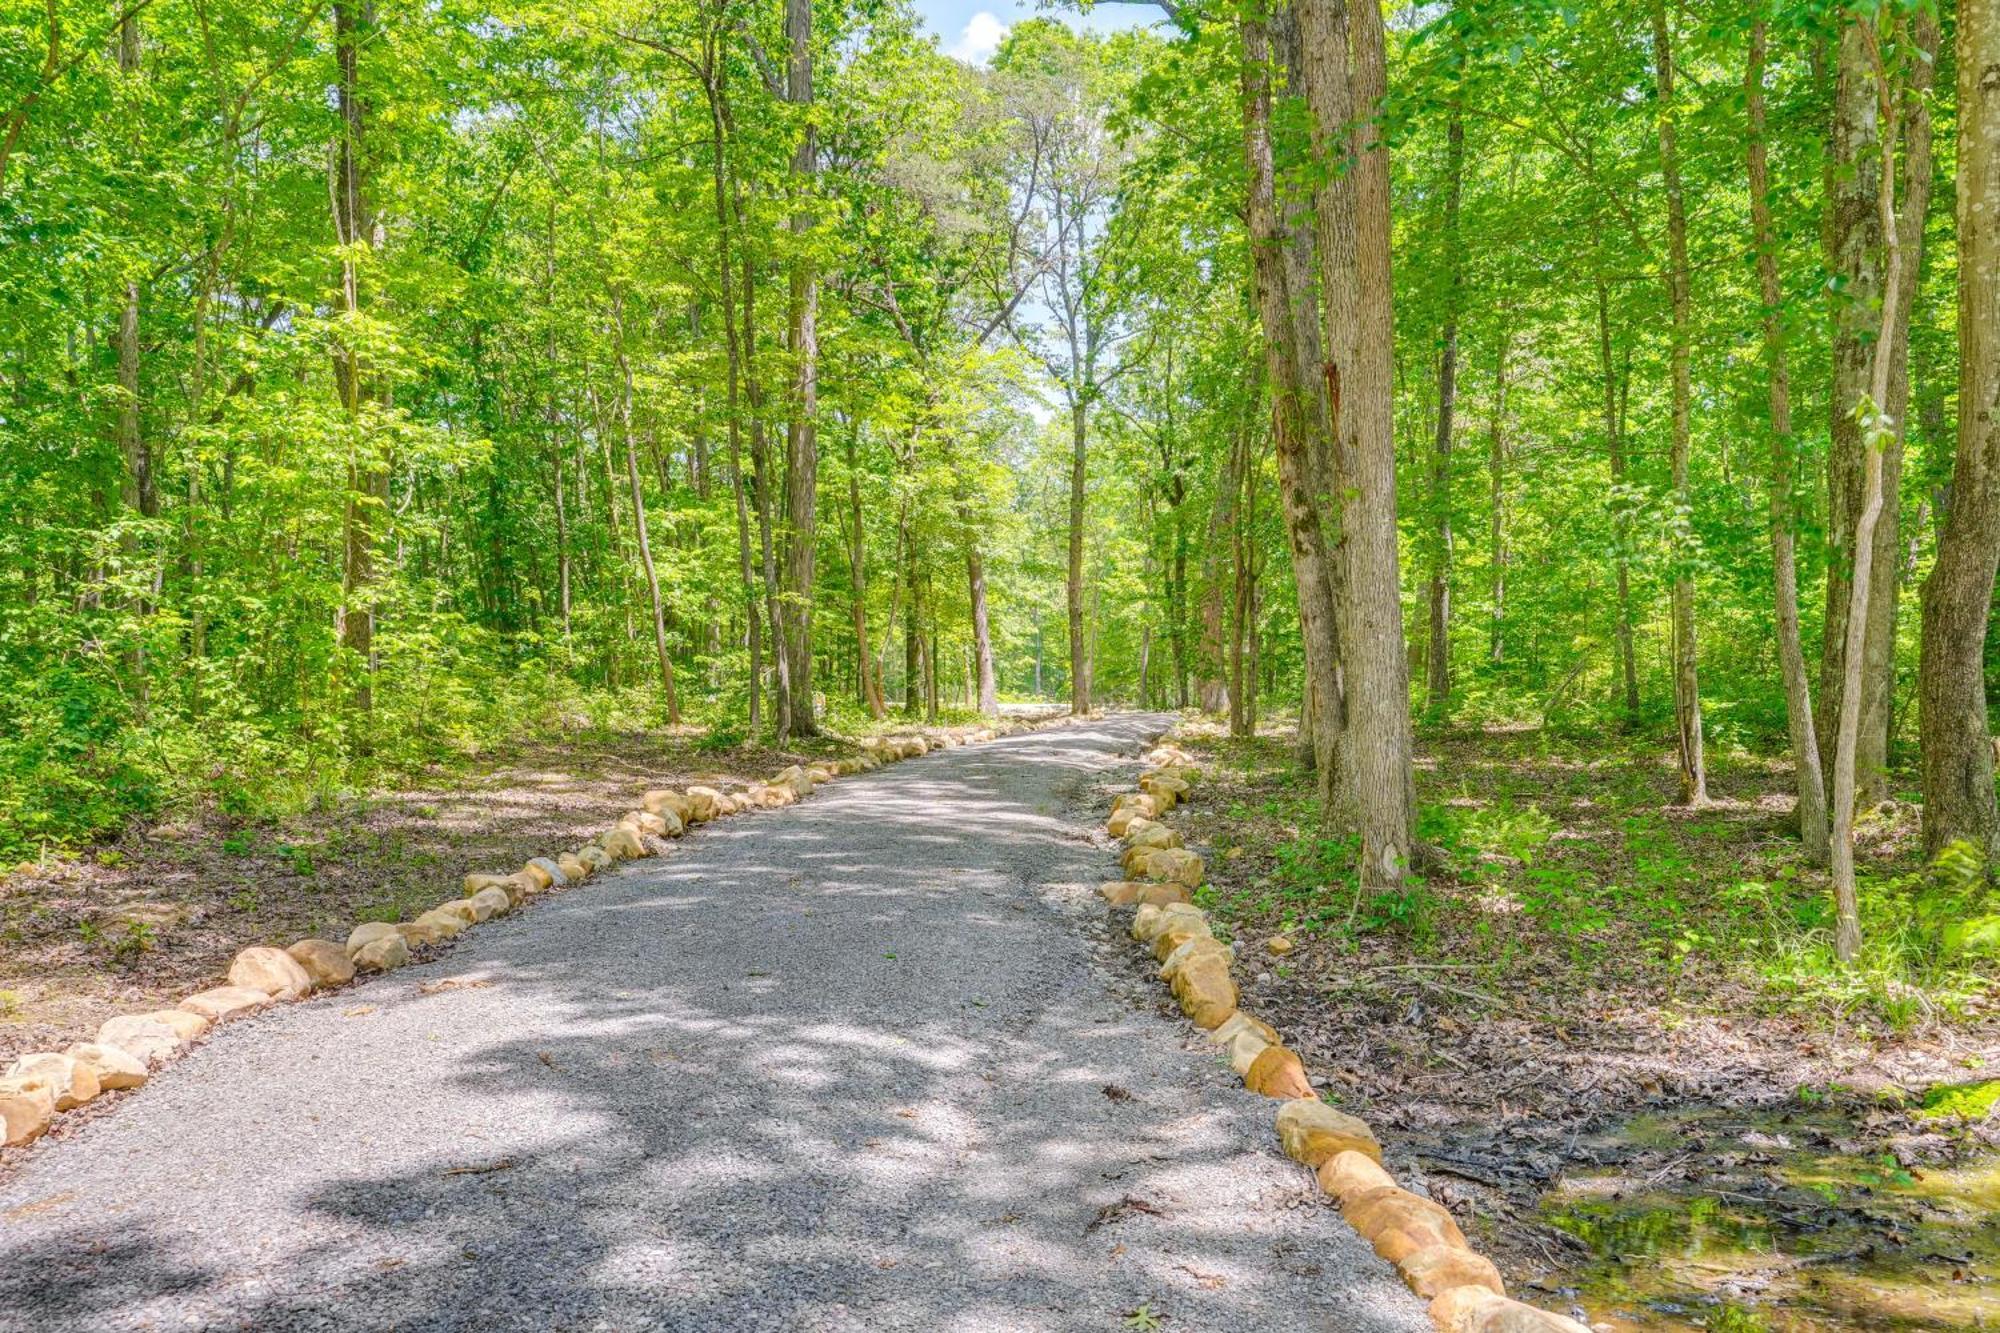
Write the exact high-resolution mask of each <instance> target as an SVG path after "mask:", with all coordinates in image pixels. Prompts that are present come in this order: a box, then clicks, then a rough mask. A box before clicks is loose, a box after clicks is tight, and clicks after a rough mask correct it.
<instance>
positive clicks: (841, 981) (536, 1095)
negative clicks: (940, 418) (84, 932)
mask: <svg viewBox="0 0 2000 1333" xmlns="http://www.w3.org/2000/svg"><path fill="white" fill-rule="evenodd" d="M1162 725H1163V721H1162V720H1161V719H1157V718H1145V717H1130V716H1127V717H1116V718H1112V719H1109V720H1106V721H1103V722H1097V723H1092V724H1089V725H1083V726H1075V727H1068V728H1062V729H1057V730H1050V731H1044V732H1040V733H1033V734H1028V735H1022V736H1017V737H1013V738H1011V739H1008V740H1004V741H1000V742H996V743H993V744H989V745H982V746H977V747H968V748H964V749H958V750H950V751H945V752H942V753H939V754H935V755H931V756H929V757H926V758H923V759H918V760H912V761H910V762H908V763H904V764H898V765H896V766H894V767H892V768H889V769H886V770H884V771H882V772H878V773H874V774H869V775H865V776H861V777H855V778H849V779H845V780H842V781H840V782H838V783H835V784H833V785H832V786H830V787H828V788H827V789H825V790H824V791H823V792H821V793H820V794H818V795H815V796H814V797H813V798H812V799H811V800H810V801H807V802H805V803H804V804H801V805H798V806H795V807H792V808H790V809H787V810H782V811H777V812H772V813H765V814H758V815H752V816H746V817H744V818H741V819H737V820H731V821H727V822H725V823H722V824H718V825H712V826H710V827H707V828H704V829H703V830H702V831H701V832H700V833H699V834H698V835H696V836H695V837H693V838H691V839H689V840H688V841H686V842H684V843H681V844H678V845H676V846H675V847H674V848H673V850H672V852H671V854H670V855H668V856H666V857H663V858H661V859H659V860H653V861H641V862H636V863H632V864H630V865H628V866H626V867H624V868H621V869H620V870H618V871H616V872H614V873H612V874H609V875H606V876H604V877H603V878H601V879H599V880H598V881H596V882H593V883H591V884H589V885H588V886H586V887H584V888H582V889H579V890H577V891H574V892H569V893H564V894H560V895H556V896H552V897H549V898H546V899H543V900H540V901H539V902H537V903H536V904H535V905H534V906H533V907H532V908H531V909H529V910H527V911H525V912H522V913H521V914H519V915H517V916H514V917H510V918H506V919H504V920H499V921H495V922H491V923H489V924H487V925H484V926H481V927H480V928H479V929H478V930H476V931H474V932H472V933H471V934H470V935H468V936H466V937H465V938H464V939H462V940H461V941H460V942H459V944H458V945H457V947H456V948H454V949H453V950H452V951H451V952H450V953H449V954H448V955H446V956H445V957H444V958H442V959H441V960H439V961H436V962H432V963H429V964H425V965H423V966H418V967H411V968H407V969H405V970H403V971H400V972H396V973H394V974H391V975H389V976H386V977H381V978H378V979H375V980H372V981H369V982H367V983H366V984H363V985H360V986H355V987H351V988H348V989H346V990H343V991H340V992H338V993H336V994H331V995H327V996H323V997H320V998H317V999H313V1000H309V1001H306V1002H304V1003H301V1004H297V1005H292V1006H288V1007H286V1008H284V1009H282V1010H279V1011H275V1012H272V1013H268V1014H266V1015H263V1016H261V1017H258V1018H256V1019H254V1020H250V1021H246V1022H243V1023H240V1024H237V1025H234V1026H231V1027H228V1028H225V1029H223V1030H222V1031H220V1032H219V1033H217V1034H216V1035H215V1036H214V1037H213V1038H212V1039H211V1040H209V1041H208V1042H207V1043H206V1044H205V1045H203V1046H202V1047H201V1048H200V1049H199V1050H197V1051H195V1052H194V1053H193V1054H191V1055H190V1056H188V1057H187V1058H186V1059H185V1060H183V1061H181V1062H180V1063H178V1064H176V1065H174V1066H173V1067H172V1068H171V1069H169V1070H167V1071H166V1072H164V1073H163V1074H161V1075H159V1076H158V1077H156V1078H155V1080H154V1082H153V1083H152V1085H151V1086H149V1087H147V1088H145V1089H143V1090H141V1091H140V1092H138V1093H137V1094H134V1095H132V1096H130V1097H128V1098H127V1099H125V1103H124V1104H123V1105H122V1106H120V1107H118V1108H117V1109H116V1111H115V1112H114V1113H112V1114H109V1115H106V1116H104V1117H102V1118H100V1119H97V1120H95V1121H93V1122H91V1123H89V1124H87V1125H84V1126H82V1127H81V1132H80V1133H77V1134H75V1135H73V1136H70V1137H67V1138H65V1139H63V1140H61V1141H53V1142H48V1143H45V1144H44V1145H42V1146H41V1147H40V1148H39V1149H37V1150H36V1151H34V1152H32V1153H31V1154H30V1156H29V1157H28V1160H27V1161H26V1162H25V1164H24V1165H23V1166H22V1167H21V1168H20V1169H19V1170H18V1171H16V1172H15V1173H13V1174H12V1175H11V1176H10V1177H8V1178H7V1179H5V1180H4V1181H0V1329H5V1330H8V1331H9V1333H12V1330H16V1329H19V1330H29V1329H32V1330H36V1331H37V1333H48V1331H49V1330H58V1329H92V1330H99V1329H154V1328H161V1329H167V1328H174V1329H179V1328H198V1329H235V1328H245V1329H259V1330H264V1329H363V1328H365V1329H386V1328H395V1329H401V1330H441V1329H475V1328H476V1329H480V1330H490V1329H537V1330H539V1329H621V1330H622V1329H675V1330H739V1329H741V1330H763V1329H769V1330H795V1329H799V1330H804V1329H810V1330H861V1329H868V1330H876V1329H910V1330H919V1329H920V1330H925V1331H926V1333H935V1331H937V1330H950V1331H953V1333H957V1331H961V1330H962V1331H963V1333H1004V1331H1009V1330H1054V1329H1115V1328H1122V1327H1135V1326H1136V1327H1144V1326H1147V1321H1146V1320H1145V1319H1144V1318H1143V1317H1139V1318H1133V1317H1132V1316H1133V1312H1135V1311H1150V1312H1151V1313H1152V1314H1153V1315H1155V1316H1157V1317H1158V1318H1159V1320H1160V1321H1161V1323H1160V1326H1161V1327H1163V1328H1165V1329H1167V1330H1169V1333H1174V1331H1178V1330H1188V1329H1214V1330H1235V1329H1248V1328H1261V1327H1267V1326H1282V1327H1286V1328H1320V1329H1329V1330H1337V1331H1338V1333H1378V1331H1380V1333H1391V1331H1394V1333H1418V1331H1419V1330H1423V1329H1427V1328H1428V1326H1429V1325H1428V1321H1427V1320H1426V1319H1425V1318H1424V1316H1423V1312H1422V1309H1421V1307H1420V1306H1419V1304H1418V1303H1417V1301H1416V1300H1415V1299H1414V1298H1413V1297H1411V1296H1410V1295H1409V1294H1408V1293H1407V1292H1405V1291H1404V1289H1403V1287H1402V1286H1401V1284H1400V1283H1399V1282H1398V1281H1397V1280H1396V1278H1395V1276H1394V1274H1393V1273H1392V1272H1391V1271H1390V1270H1389V1268H1388V1267H1387V1266H1386V1265H1384V1264H1382V1263H1380V1262H1379V1261H1378V1260H1376V1258H1375V1257H1374V1255H1373V1254H1371V1253H1370V1252H1369V1250H1368V1248H1367V1246H1366V1245H1365V1244H1363V1243H1362V1242H1361V1241H1360V1240H1359V1239H1357V1238H1356V1237H1355V1236H1354V1234H1353V1233H1352V1232H1351V1231H1349V1230H1348V1229H1347V1227H1346V1225H1345V1224H1344V1223H1342V1222H1341V1220H1340V1217H1339V1214H1338V1213H1337V1212H1336V1211H1334V1210H1333V1209H1331V1208H1329V1207H1327V1206H1326V1205H1325V1204H1324V1203H1323V1202H1321V1200H1320V1198H1319V1196H1318V1194H1317V1192H1316V1191H1315V1190H1314V1188H1313V1183H1312V1180H1311V1178H1310V1177H1309V1176H1308V1175H1307V1173H1306V1172H1304V1171H1303V1170H1302V1169H1300V1168H1298V1167H1296V1166H1294V1165H1292V1164H1291V1163H1289V1162H1286V1161H1285V1160H1283V1159H1282V1158H1281V1157H1280V1156H1278V1155H1277V1153H1276V1152H1275V1149H1274V1147H1273V1146H1272V1133H1271V1114H1272V1106H1271V1103H1269V1102H1267V1101H1265V1100H1263V1099H1262V1098H1259V1097H1255V1096H1252V1095H1251V1094H1249V1093H1247V1092H1245V1091H1243V1089H1242V1088H1241V1087H1240V1086H1239V1085H1238V1083H1237V1080H1236V1079H1235V1078H1233V1077H1232V1076H1231V1075H1230V1073H1229V1070H1228V1069H1227V1067H1226V1066H1225V1065H1223V1064H1222V1063H1221V1062H1220V1061H1219V1060H1218V1059H1217V1058H1216V1056H1215V1055H1214V1054H1213V1052H1212V1050H1211V1049H1210V1048H1207V1047H1206V1046H1205V1045H1204V1044H1202V1043H1200V1042H1198V1041H1195V1040H1193V1039H1192V1037H1191V1033H1192V1030H1191V1029H1189V1028H1188V1027H1187V1025H1186V1024H1184V1023H1181V1022H1179V1021H1177V1020H1174V1019H1171V1018H1168V1017H1165V1016H1163V1015H1162V1014H1161V1013H1160V1012H1159V1011H1158V1008H1157V1004H1156V1003H1155V1004H1152V1005H1150V1006H1147V1007H1141V1006H1135V1005H1134V1004H1132V1003H1131V1002H1130V1000H1129V999H1128V998H1127V997H1128V996H1132V995H1140V994H1147V993H1150V992H1157V990H1158V988H1157V985H1155V984H1152V983H1148V989H1147V990H1146V991H1140V990H1138V989H1136V988H1135V986H1134V984H1133V978H1134V972H1135V966H1134V962H1133V955H1134V953H1135V950H1134V949H1133V948H1132V947H1131V946H1129V944H1128V945H1127V946H1125V947H1122V948H1121V947H1112V946H1107V945H1106V944H1105V943H1103V942H1102V937H1101V935H1100V936H1099V937H1098V939H1097V940H1096V941H1094V940H1093V938H1092V931H1091V930H1089V929H1080V928H1079V927H1088V926H1090V924H1091V922H1092V921H1094V920H1098V919H1101V916H1102V913H1103V908H1102V907H1101V906H1100V905H1098V904H1097V903H1095V901H1094V900H1093V898H1092V896H1091V892H1090V890H1091V887H1092V886H1093V885H1094V884H1095V882H1096V881H1097V880H1099V879H1102V878H1105V877H1106V875H1107V873H1108V872H1109V871H1110V870H1111V869H1112V862H1111V859H1110V856H1109V852H1108V849H1107V846H1106V845H1105V844H1104V843H1103V842H1102V841H1101V839H1099V838H1097V837H1096V836H1094V834H1093V830H1094V829H1095V828H1097V827H1098V817H1099V815H1100V814H1101V812H1102V809H1103V808H1104V805H1105V804H1106V797H1105V793H1104V789H1103V784H1105V783H1106V782H1108V781H1110V780H1112V779H1117V778H1126V777H1129V775H1130V774H1131V772H1132V771H1133V769H1134V761H1133V759H1132V758H1131V756H1132V755H1133V754H1135V753H1136V749H1137V745H1138V742H1139V740H1140V739H1141V737H1143V736H1145V735H1147V734H1150V733H1151V732H1153V731H1157V730H1158V729H1159V728H1160V726H1162Z"/></svg>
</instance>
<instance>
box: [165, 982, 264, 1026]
mask: <svg viewBox="0 0 2000 1333" xmlns="http://www.w3.org/2000/svg"><path fill="white" fill-rule="evenodd" d="M270 1006H271V997H270V996H269V995H266V994H265V993H264V992H263V991H260V990H251V989H250V988H249V987H248V986H215V987H212V988H210V989H208V990H204V991H196V992H195V993H194V994H192V995H190V996H188V997H187V998H186V999H185V1000H182V1001H181V1003H180V1007H181V1008H183V1009H185V1010H187V1011H188V1012H189V1013H191V1014H200V1015H201V1016H202V1017H203V1018H206V1019H208V1020H209V1021H210V1022H211V1023H227V1022H228V1021H229V1020H230V1019H232V1018H243V1017H246V1016H248V1015H250V1014H254V1013H256V1012H257V1011H258V1010H259V1009H268V1008H270Z"/></svg>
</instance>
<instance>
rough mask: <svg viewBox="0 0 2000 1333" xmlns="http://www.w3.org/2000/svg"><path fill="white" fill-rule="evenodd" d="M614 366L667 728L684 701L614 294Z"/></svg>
mask: <svg viewBox="0 0 2000 1333" xmlns="http://www.w3.org/2000/svg"><path fill="white" fill-rule="evenodd" d="M611 309H612V342H611V348H612V351H611V355H612V363H613V365H614V366H615V367H616V369H617V371H618V425H619V428H620V431H621V433H622V434H623V435H624V438H625V480H626V482H627V484H628V485H630V487H631V489H632V528H633V531H634V532H636V533H637V534H638V538H639V566H640V568H641V570H643V571H644V573H645V575H646V595H647V597H648V598H649V599H650V601H651V605H652V611H653V649H654V652H655V653H656V654H657V655H658V657H659V665H660V690H661V692H662V693H663V694H665V695H666V699H667V725H668V726H670V727H677V726H679V725H680V721H681V701H680V695H679V693H678V692H677V691H676V690H675V689H674V659H673V657H672V655H671V654H670V653H669V652H668V651H667V617H666V609H665V607H664V606H662V605H661V602H660V575H659V571H658V570H657V569H655V568H654V566H653V543H652V538H651V537H650V536H649V535H648V533H647V531H646V489H645V487H644V486H643V485H642V484H641V483H640V480H639V448H638V443H637V441H636V440H635V439H634V438H633V432H632V363H631V362H630V361H629V360H627V358H626V356H625V298H624V295H623V293H614V294H613V296H612V298H611Z"/></svg>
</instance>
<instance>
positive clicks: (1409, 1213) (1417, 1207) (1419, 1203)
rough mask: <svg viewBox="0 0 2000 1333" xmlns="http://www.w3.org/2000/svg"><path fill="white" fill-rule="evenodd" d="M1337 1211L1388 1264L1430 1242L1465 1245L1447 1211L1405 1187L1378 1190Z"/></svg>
mask: <svg viewBox="0 0 2000 1333" xmlns="http://www.w3.org/2000/svg"><path fill="white" fill-rule="evenodd" d="M1340 1211H1341V1216H1343V1217H1345V1218H1346V1219H1347V1224H1348V1225H1349V1226H1351V1227H1353V1228H1354V1229H1355V1231H1356V1232H1358V1233H1360V1236H1361V1238H1362V1239H1363V1240H1365V1241H1367V1242H1368V1243H1369V1244H1370V1245H1372V1246H1374V1247H1375V1253H1376V1254H1377V1255H1379V1256H1380V1257H1381V1258H1383V1259H1386V1260H1387V1261H1388V1262H1390V1263H1392V1264H1400V1263H1402V1262H1403V1261H1404V1260H1405V1259H1407V1258H1409V1257H1410V1256H1411V1255H1413V1254H1415V1253H1416V1252H1417V1251H1418V1250H1425V1249H1429V1248H1430V1247H1431V1246H1433V1245H1456V1246H1458V1247H1459V1248H1461V1249H1463V1248H1465V1233H1464V1232H1463V1231H1460V1230H1459V1229H1458V1222H1457V1221H1456V1220H1455V1219H1454V1218H1453V1217H1452V1215H1451V1213H1450V1212H1448V1211H1447V1210H1446V1209H1445V1207H1444V1206H1443V1205H1442V1204H1439V1203H1436V1202H1433V1201H1432V1200H1430V1199H1425V1198H1420V1197H1419V1196H1417V1195H1415V1194H1412V1193H1410V1192H1409V1191H1408V1190H1382V1191H1380V1192H1378V1193H1376V1194H1373V1195H1370V1196H1369V1197H1368V1198H1367V1199H1365V1200H1363V1201H1361V1202H1359V1203H1357V1204H1355V1205H1354V1206H1353V1207H1351V1208H1343V1209H1341V1210H1340Z"/></svg>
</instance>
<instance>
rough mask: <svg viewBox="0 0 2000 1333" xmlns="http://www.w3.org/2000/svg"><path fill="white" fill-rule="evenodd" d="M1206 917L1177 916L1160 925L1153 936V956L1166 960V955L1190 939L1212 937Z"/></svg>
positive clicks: (1212, 932)
mask: <svg viewBox="0 0 2000 1333" xmlns="http://www.w3.org/2000/svg"><path fill="white" fill-rule="evenodd" d="M1214 933H1215V932H1214V931H1212V930H1210V929H1209V925H1208V918H1207V917H1205V916H1204V917H1192V916H1178V917H1175V918H1173V919H1172V920H1170V921H1168V922H1167V923H1166V924H1165V925H1164V926H1162V927H1160V932H1159V934H1157V935H1155V936H1153V957H1155V958H1157V959H1159V960H1160V961H1161V962H1163V963H1164V962H1166V961H1167V957H1168V955H1170V954H1172V953H1173V951H1174V950H1176V949H1178V948H1180V947H1181V946H1182V945H1183V944H1186V943H1187V942H1188V941H1189V940H1192V939H1202V938H1212V937H1213V935H1214Z"/></svg>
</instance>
